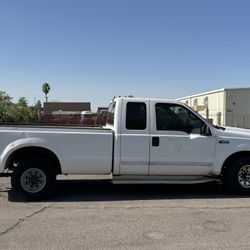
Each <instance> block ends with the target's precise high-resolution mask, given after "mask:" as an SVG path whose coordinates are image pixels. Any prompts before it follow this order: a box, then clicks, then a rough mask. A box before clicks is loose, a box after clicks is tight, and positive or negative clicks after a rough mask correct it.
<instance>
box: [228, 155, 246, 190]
mask: <svg viewBox="0 0 250 250" xmlns="http://www.w3.org/2000/svg"><path fill="white" fill-rule="evenodd" d="M224 181H225V184H226V186H227V188H228V190H229V191H230V192H231V193H235V194H250V157H242V158H239V159H237V160H234V161H233V162H232V163H231V164H230V166H229V167H228V169H227V170H226V173H225V176H224Z"/></svg>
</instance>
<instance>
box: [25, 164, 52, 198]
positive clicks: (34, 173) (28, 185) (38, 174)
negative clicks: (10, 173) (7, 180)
mask: <svg viewBox="0 0 250 250" xmlns="http://www.w3.org/2000/svg"><path fill="white" fill-rule="evenodd" d="M46 181H47V179H46V175H45V173H44V172H43V171H42V170H40V169H38V168H29V169H27V170H25V171H24V172H23V174H22V175H21V179H20V182H21V186H22V188H23V189H24V190H25V191H26V192H28V193H33V194H34V193H38V192H40V191H41V190H42V189H43V188H44V187H45V185H46Z"/></svg>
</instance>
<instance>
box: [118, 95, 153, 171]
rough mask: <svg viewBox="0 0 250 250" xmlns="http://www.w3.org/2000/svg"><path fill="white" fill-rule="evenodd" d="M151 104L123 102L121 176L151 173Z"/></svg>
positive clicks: (131, 101)
mask: <svg viewBox="0 0 250 250" xmlns="http://www.w3.org/2000/svg"><path fill="white" fill-rule="evenodd" d="M148 118H149V102H148V101H143V102H140V101H133V99H129V100H127V99H124V100H123V111H122V121H121V123H122V129H121V134H120V137H121V138H120V139H121V151H120V152H121V157H120V159H121V160H120V174H132V175H134V174H139V175H145V174H148V172H149V122H148V120H149V119H148Z"/></svg>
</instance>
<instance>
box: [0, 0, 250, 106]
mask: <svg viewBox="0 0 250 250" xmlns="http://www.w3.org/2000/svg"><path fill="white" fill-rule="evenodd" d="M249 13H250V1H248V0H235V1H232V0H53V1H52V0H22V1H20V0H0V38H1V40H0V90H4V91H6V92H7V93H8V94H9V95H10V96H13V97H14V98H15V100H16V99H17V98H18V97H20V96H26V97H27V99H28V100H29V102H30V104H33V103H34V100H35V99H36V100H38V99H40V100H41V101H44V96H43V93H42V91H41V85H42V84H43V83H44V82H48V83H50V85H51V92H50V94H49V100H51V101H53V100H56V101H91V103H92V108H93V109H95V108H96V107H97V106H99V105H100V106H103V105H106V104H107V103H108V102H109V100H110V99H111V98H112V97H113V96H118V95H129V94H133V95H135V96H140V97H142V96H145V97H161V98H178V97H182V96H186V95H190V94H195V93H199V92H204V91H209V90H214V89H218V88H223V87H228V88H229V87H250V28H249V27H250V15H249Z"/></svg>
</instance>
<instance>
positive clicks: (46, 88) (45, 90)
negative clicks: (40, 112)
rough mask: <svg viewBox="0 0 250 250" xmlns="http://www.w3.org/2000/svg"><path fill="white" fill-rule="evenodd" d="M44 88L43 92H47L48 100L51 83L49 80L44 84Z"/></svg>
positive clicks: (46, 97)
mask: <svg viewBox="0 0 250 250" xmlns="http://www.w3.org/2000/svg"><path fill="white" fill-rule="evenodd" d="M42 90H43V92H44V94H45V99H46V102H48V93H49V91H50V85H49V84H48V83H47V82H46V83H44V84H43V86H42Z"/></svg>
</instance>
